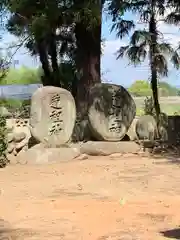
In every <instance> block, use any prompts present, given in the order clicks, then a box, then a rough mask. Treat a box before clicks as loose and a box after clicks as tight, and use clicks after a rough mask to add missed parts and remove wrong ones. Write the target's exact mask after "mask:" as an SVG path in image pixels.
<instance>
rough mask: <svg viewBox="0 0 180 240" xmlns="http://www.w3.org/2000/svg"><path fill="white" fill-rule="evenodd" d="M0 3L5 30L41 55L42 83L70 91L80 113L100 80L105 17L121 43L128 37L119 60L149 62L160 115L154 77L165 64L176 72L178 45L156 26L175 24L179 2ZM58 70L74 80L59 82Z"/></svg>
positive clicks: (162, 72)
mask: <svg viewBox="0 0 180 240" xmlns="http://www.w3.org/2000/svg"><path fill="white" fill-rule="evenodd" d="M0 4H1V6H0V10H1V13H2V14H5V15H6V18H7V23H6V24H5V28H6V29H7V30H8V31H9V32H10V33H11V34H14V35H15V36H16V37H18V38H19V45H21V44H23V45H24V46H25V47H26V48H27V49H28V50H29V52H30V53H31V54H32V55H36V56H38V57H39V59H40V62H41V65H42V69H43V75H42V78H41V81H42V83H43V85H53V86H58V87H68V89H70V90H71V92H72V94H73V96H74V97H75V100H76V104H77V107H79V109H81V103H88V97H89V89H90V87H91V86H92V85H93V84H95V83H99V82H101V74H100V72H101V71H100V70H101V66H100V57H101V42H102V37H101V35H102V34H101V26H102V14H103V13H105V14H107V15H108V16H109V17H110V18H111V19H112V29H111V30H112V31H115V32H116V35H117V37H118V38H119V39H123V38H124V37H126V36H128V35H129V36H130V38H129V44H128V45H127V46H120V49H119V51H118V52H117V59H118V58H121V57H124V56H126V57H128V59H129V61H130V63H132V64H134V65H135V66H136V65H138V64H141V63H142V62H144V60H145V59H148V64H149V70H150V76H149V78H150V84H151V89H152V95H153V99H154V105H155V109H156V115H157V117H158V116H159V114H160V111H161V109H160V105H159V101H158V79H159V78H160V77H163V76H167V75H168V63H169V61H171V62H172V63H173V65H174V67H175V68H177V69H179V65H180V64H179V63H180V57H179V46H177V47H176V48H173V46H171V44H169V43H168V42H166V41H165V40H164V37H163V34H162V33H161V32H160V30H159V29H158V22H159V21H163V22H165V23H167V24H170V25H178V24H179V22H180V2H179V0H101V1H97V0H84V1H82V0H74V1H72V0H54V1H46V0H38V1H37V0H1V3H0ZM167 9H168V10H169V11H168V15H167V12H166V10H167ZM127 12H131V13H133V14H135V15H136V17H137V18H138V22H140V23H143V24H144V25H145V26H146V27H145V28H144V29H143V30H142V29H137V21H136V20H133V19H127V17H126V18H125V14H126V13H127ZM62 68H63V69H65V70H67V69H69V72H70V74H71V76H73V77H72V81H71V82H68V84H67V82H65V81H63V79H62V78H61V73H62ZM66 80H67V78H66Z"/></svg>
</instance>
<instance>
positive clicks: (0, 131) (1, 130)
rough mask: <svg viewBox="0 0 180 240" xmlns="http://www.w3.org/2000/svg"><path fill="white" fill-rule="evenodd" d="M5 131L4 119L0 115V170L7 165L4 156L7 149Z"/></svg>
mask: <svg viewBox="0 0 180 240" xmlns="http://www.w3.org/2000/svg"><path fill="white" fill-rule="evenodd" d="M6 134H7V129H6V119H5V118H4V117H2V116H1V115H0V168H3V167H5V166H6V165H7V163H8V159H7V156H6V149H7V138H6Z"/></svg>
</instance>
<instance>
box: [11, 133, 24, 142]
mask: <svg viewBox="0 0 180 240" xmlns="http://www.w3.org/2000/svg"><path fill="white" fill-rule="evenodd" d="M25 138H26V133H25V132H14V137H13V140H14V142H17V143H19V142H21V141H22V140H24V139H25Z"/></svg>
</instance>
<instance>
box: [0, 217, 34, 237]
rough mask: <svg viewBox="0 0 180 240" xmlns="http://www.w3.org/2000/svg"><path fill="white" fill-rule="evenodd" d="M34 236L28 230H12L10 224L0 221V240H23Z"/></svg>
mask: <svg viewBox="0 0 180 240" xmlns="http://www.w3.org/2000/svg"><path fill="white" fill-rule="evenodd" d="M34 235H36V233H35V232H33V231H32V230H30V229H19V228H18V229H14V228H13V227H12V226H11V225H10V223H8V222H7V221H4V220H3V219H0V240H21V239H22V240H23V239H27V238H28V237H32V236H34Z"/></svg>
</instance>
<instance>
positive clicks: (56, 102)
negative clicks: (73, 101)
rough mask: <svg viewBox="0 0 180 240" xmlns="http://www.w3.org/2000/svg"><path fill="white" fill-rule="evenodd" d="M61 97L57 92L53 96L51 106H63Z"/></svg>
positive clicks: (57, 107)
mask: <svg viewBox="0 0 180 240" xmlns="http://www.w3.org/2000/svg"><path fill="white" fill-rule="evenodd" d="M60 100H61V97H60V95H59V94H55V95H53V96H52V97H51V103H50V107H52V108H56V109H59V108H61V102H60Z"/></svg>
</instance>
